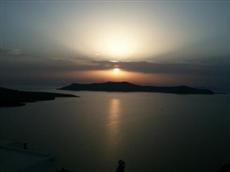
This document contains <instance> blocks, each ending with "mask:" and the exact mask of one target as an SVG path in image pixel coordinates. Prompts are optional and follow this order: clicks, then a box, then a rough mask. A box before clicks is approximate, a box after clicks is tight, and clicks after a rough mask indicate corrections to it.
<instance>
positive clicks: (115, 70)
mask: <svg viewBox="0 0 230 172" xmlns="http://www.w3.org/2000/svg"><path fill="white" fill-rule="evenodd" d="M112 71H113V73H114V74H119V73H120V72H121V69H120V68H118V67H115V68H113V70H112Z"/></svg>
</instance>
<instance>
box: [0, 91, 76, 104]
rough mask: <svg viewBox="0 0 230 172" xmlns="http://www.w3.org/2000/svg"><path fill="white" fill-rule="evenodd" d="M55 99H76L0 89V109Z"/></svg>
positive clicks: (51, 94)
mask: <svg viewBox="0 0 230 172" xmlns="http://www.w3.org/2000/svg"><path fill="white" fill-rule="evenodd" d="M56 97H77V96H74V95H71V94H59V93H48V92H33V91H18V90H12V89H7V88H3V87H0V107H12V106H23V105H25V104H26V103H30V102H36V101H44V100H54V99H55V98H56Z"/></svg>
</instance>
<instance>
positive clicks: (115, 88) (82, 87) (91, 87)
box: [59, 81, 214, 94]
mask: <svg viewBox="0 0 230 172" xmlns="http://www.w3.org/2000/svg"><path fill="white" fill-rule="evenodd" d="M59 90H71V91H107V92H160V93H174V94H214V92H213V91H211V90H209V89H199V88H193V87H189V86H184V85H182V86H169V87H161V86H145V85H137V84H133V83H130V82H112V81H108V82H103V83H90V84H81V83H72V84H70V85H67V86H64V87H61V88H59Z"/></svg>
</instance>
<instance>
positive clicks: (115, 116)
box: [107, 98, 121, 149]
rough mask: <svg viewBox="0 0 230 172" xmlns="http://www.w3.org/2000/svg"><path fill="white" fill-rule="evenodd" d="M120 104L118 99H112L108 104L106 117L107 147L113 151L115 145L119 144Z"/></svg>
mask: <svg viewBox="0 0 230 172" xmlns="http://www.w3.org/2000/svg"><path fill="white" fill-rule="evenodd" d="M120 105H121V102H120V99H118V98H112V99H111V100H110V103H109V116H108V122H107V127H108V141H109V147H110V148H111V149H114V148H115V147H114V146H115V145H117V143H118V142H119V132H120V115H121V107H120Z"/></svg>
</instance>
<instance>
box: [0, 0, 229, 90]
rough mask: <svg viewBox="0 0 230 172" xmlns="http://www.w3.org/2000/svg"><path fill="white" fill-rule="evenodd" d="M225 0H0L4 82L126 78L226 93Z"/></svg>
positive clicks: (55, 82) (0, 57)
mask: <svg viewBox="0 0 230 172" xmlns="http://www.w3.org/2000/svg"><path fill="white" fill-rule="evenodd" d="M229 9H230V2H229V1H227V0H226V1H225V0H220V1H218V0H211V1H210V0H209V1H206V0H200V1H192V0H186V1H178V0H171V1H169V0H163V1H155V0H152V1H151V0H148V1H129V0H126V1H121V0H119V1H106V0H104V1H100V0H96V1H91V0H85V1H71V0H67V1H65V2H64V1H56V0H53V1H29V0H24V1H19V0H13V1H5V0H3V1H0V24H1V27H0V40H1V42H0V78H1V82H0V85H1V86H11V87H13V86H15V87H17V86H22V85H29V86H41V85H45V86H61V85H64V84H66V83H71V82H84V83H88V82H104V81H128V82H134V83H138V84H148V85H150V84H151V85H162V86H164V85H190V86H196V87H206V88H210V89H214V90H219V91H230V81H229V75H230V36H229V35H230V33H229V30H230V12H229V11H230V10H229Z"/></svg>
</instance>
